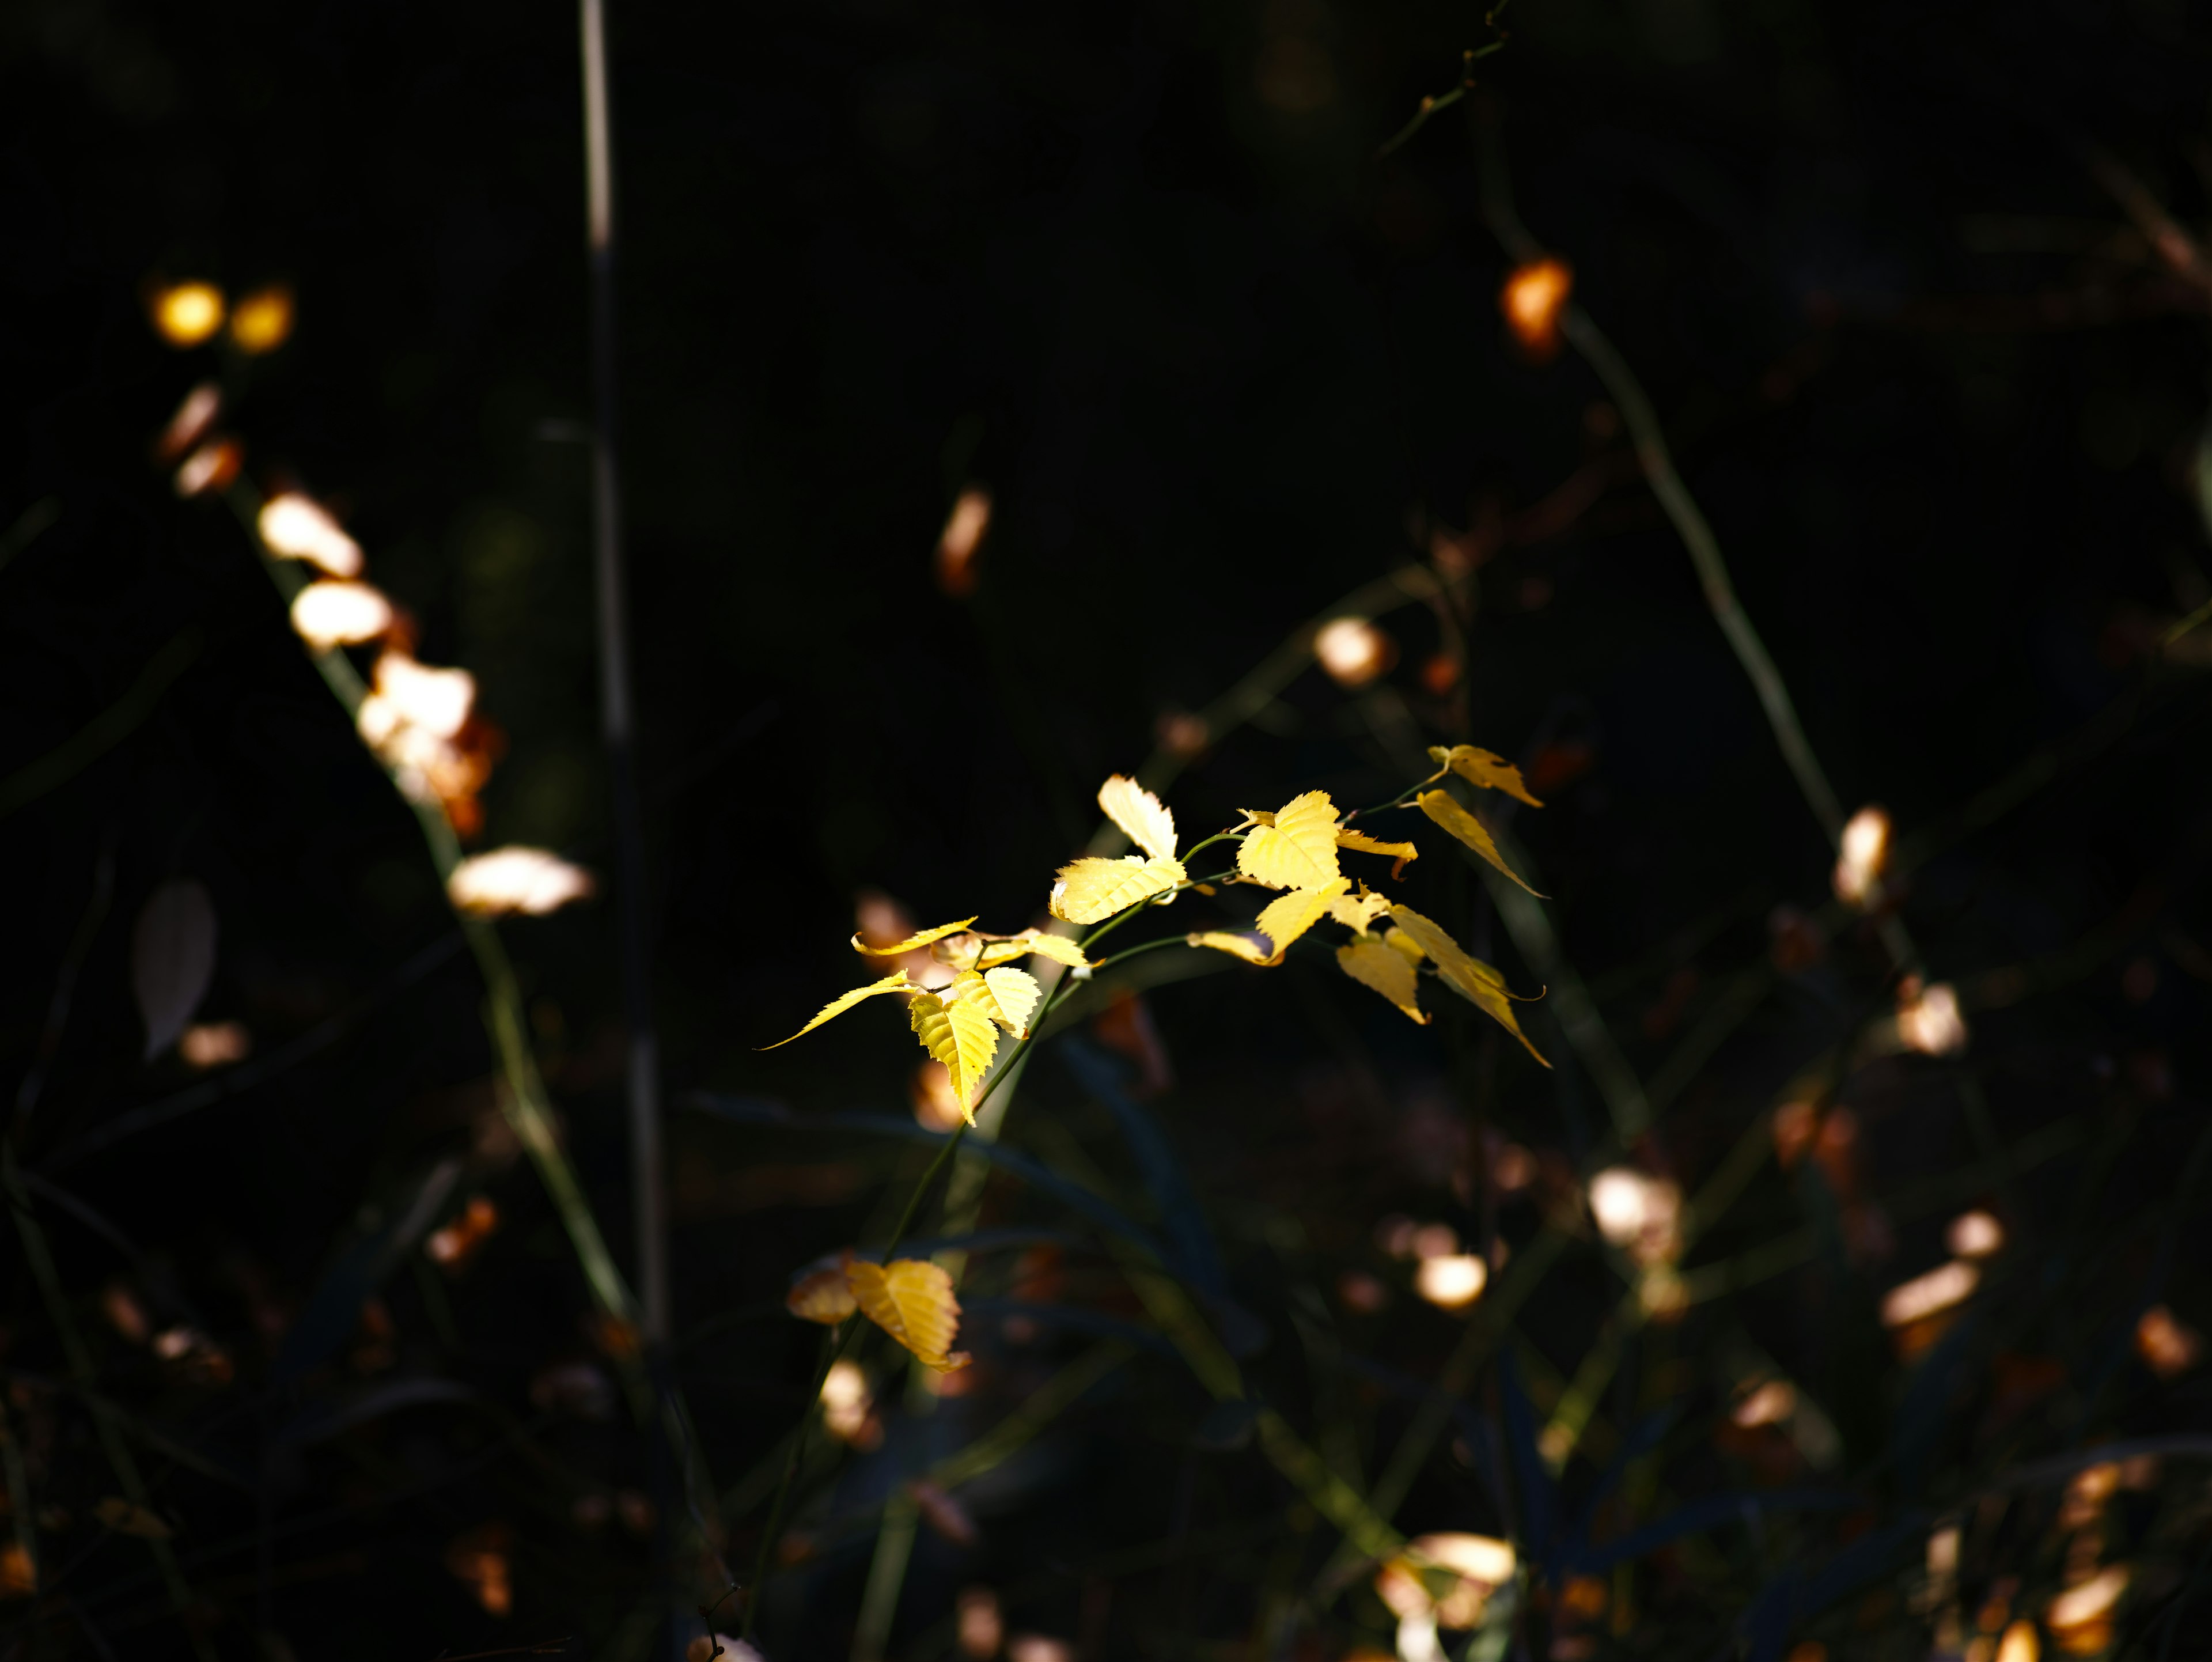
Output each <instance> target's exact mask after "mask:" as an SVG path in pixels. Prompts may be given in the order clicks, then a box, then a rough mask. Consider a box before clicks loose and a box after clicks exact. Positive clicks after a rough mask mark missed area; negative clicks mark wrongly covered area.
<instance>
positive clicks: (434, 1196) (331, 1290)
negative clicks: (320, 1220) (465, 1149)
mask: <svg viewBox="0 0 2212 1662" xmlns="http://www.w3.org/2000/svg"><path fill="white" fill-rule="evenodd" d="M460 1175H461V1162H460V1161H459V1160H441V1161H439V1163H438V1164H437V1165H436V1166H433V1167H431V1169H430V1171H429V1172H428V1174H427V1175H426V1176H425V1177H424V1178H423V1179H422V1183H421V1184H420V1185H419V1186H418V1187H417V1188H416V1190H415V1193H414V1195H413V1196H411V1197H410V1199H409V1201H408V1202H407V1207H406V1209H405V1210H404V1212H402V1213H401V1214H400V1215H398V1217H396V1218H394V1219H393V1220H392V1221H391V1222H390V1223H388V1224H386V1226H385V1227H383V1228H381V1229H380V1230H378V1231H377V1232H376V1233H374V1234H373V1235H369V1236H367V1237H365V1238H363V1239H360V1240H357V1241H356V1242H355V1243H354V1244H353V1245H351V1246H349V1247H348V1248H347V1249H346V1250H345V1251H344V1252H343V1254H341V1255H340V1256H339V1258H338V1261H337V1263H334V1264H332V1265H331V1269H330V1271H329V1273H328V1274H327V1275H325V1276H324V1277H323V1279H322V1281H321V1282H319V1283H318V1284H317V1286H316V1288H315V1290H314V1293H313V1294H312V1295H311V1296H310V1297H309V1299H308V1300H307V1308H306V1309H304V1310H302V1311H301V1312H300V1317H299V1319H298V1320H297V1321H295V1322H294V1323H293V1324H292V1325H291V1326H290V1327H289V1328H288V1329H287V1330H285V1333H284V1342H283V1344H282V1345H280V1346H278V1347H277V1350H276V1361H275V1362H273V1363H272V1364H271V1365H270V1370H269V1382H270V1385H274V1386H277V1387H280V1388H281V1387H283V1386H284V1385H291V1384H293V1383H295V1381H297V1380H299V1379H301V1378H303V1377H304V1376H306V1375H307V1373H312V1372H313V1370H314V1369H315V1368H317V1367H320V1366H321V1365H322V1364H323V1362H324V1361H325V1360H326V1359H327V1358H328V1357H329V1356H330V1355H331V1353H333V1352H334V1351H336V1350H337V1348H338V1347H339V1346H340V1345H342V1344H343V1343H344V1342H346V1340H347V1339H348V1338H349V1337H351V1336H352V1334H353V1330H354V1329H355V1327H356V1325H357V1324H359V1323H360V1321H361V1312H362V1306H364V1305H366V1304H367V1303H368V1300H369V1298H370V1297H371V1295H372V1294H374V1293H375V1291H376V1289H377V1288H380V1287H381V1286H382V1285H383V1284H384V1278H385V1277H386V1275H390V1274H391V1273H392V1269H393V1267H394V1266H396V1265H397V1264H398V1263H399V1261H400V1259H401V1258H402V1257H404V1256H405V1255H406V1254H407V1253H408V1252H409V1251H411V1250H412V1249H413V1247H414V1245H415V1243H416V1241H418V1240H419V1239H422V1234H423V1232H424V1231H426V1230H427V1229H428V1228H429V1227H430V1225H431V1224H432V1222H433V1221H435V1219H436V1218H437V1215H438V1212H439V1209H440V1208H441V1207H443V1206H444V1205H445V1203H446V1197H447V1196H448V1195H449V1194H451V1193H452V1192H453V1184H455V1183H456V1182H458V1181H459V1178H460Z"/></svg>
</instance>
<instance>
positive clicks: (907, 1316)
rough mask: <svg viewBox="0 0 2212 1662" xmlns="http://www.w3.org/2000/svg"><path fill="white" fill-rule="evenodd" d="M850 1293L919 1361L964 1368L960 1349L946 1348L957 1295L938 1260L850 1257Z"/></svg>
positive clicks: (955, 1326)
mask: <svg viewBox="0 0 2212 1662" xmlns="http://www.w3.org/2000/svg"><path fill="white" fill-rule="evenodd" d="M845 1279H846V1280H847V1281H848V1282H849V1283H850V1284H851V1286H852V1288H853V1296H854V1298H855V1299H856V1300H859V1301H860V1308H861V1309H862V1310H863V1311H864V1312H866V1314H867V1318H868V1319H869V1320H870V1321H872V1322H873V1323H874V1324H876V1325H877V1326H878V1327H880V1328H882V1329H883V1330H884V1332H886V1333H888V1334H890V1336H891V1337H893V1338H894V1339H896V1340H897V1341H898V1342H900V1343H901V1344H902V1345H904V1346H905V1347H906V1348H908V1350H911V1351H912V1352H913V1353H914V1354H915V1356H916V1357H918V1358H919V1359H920V1360H921V1362H922V1364H923V1366H925V1367H933V1368H936V1369H937V1370H938V1371H939V1372H940V1373H949V1372H950V1371H951V1370H952V1369H954V1368H957V1367H967V1365H968V1358H967V1356H966V1355H965V1354H963V1353H961V1352H956V1351H953V1350H952V1349H951V1344H952V1338H953V1336H954V1335H955V1334H956V1333H957V1332H958V1331H959V1330H960V1300H958V1299H957V1298H955V1297H954V1296H953V1294H952V1277H951V1275H948V1274H947V1273H946V1272H945V1268H944V1266H943V1265H941V1264H934V1263H928V1262H927V1261H926V1260H924V1259H921V1258H899V1259H896V1260H895V1261H893V1262H892V1263H868V1262H867V1261H866V1259H863V1258H855V1259H854V1260H853V1261H852V1262H851V1263H848V1264H847V1265H846V1266H845Z"/></svg>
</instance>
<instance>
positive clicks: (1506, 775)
mask: <svg viewBox="0 0 2212 1662" xmlns="http://www.w3.org/2000/svg"><path fill="white" fill-rule="evenodd" d="M1429 760H1431V762H1434V763H1435V764H1437V767H1438V768H1439V769H1441V770H1443V771H1441V772H1439V773H1438V774H1437V778H1439V779H1441V778H1443V776H1444V774H1446V773H1455V774H1457V775H1459V776H1460V777H1461V778H1462V779H1464V780H1466V781H1467V782H1468V783H1469V784H1471V785H1480V786H1481V787H1482V788H1483V789H1485V790H1502V791H1504V793H1505V794H1507V795H1508V796H1517V797H1519V798H1520V799H1521V800H1522V801H1524V802H1526V803H1527V804H1528V806H1529V807H1532V808H1541V807H1543V806H1544V805H1543V804H1542V803H1541V802H1539V801H1537V800H1536V799H1535V798H1534V796H1531V795H1530V794H1528V786H1527V784H1526V783H1524V782H1522V778H1521V770H1520V769H1518V768H1516V767H1515V766H1514V765H1513V764H1512V763H1510V762H1509V761H1507V760H1506V759H1505V758H1504V757H1502V756H1500V755H1498V753H1497V752H1494V751H1486V750H1480V749H1478V748H1477V747H1476V746H1473V745H1454V746H1452V747H1451V748H1450V749H1449V750H1446V749H1445V748H1444V747H1443V746H1442V745H1431V746H1429Z"/></svg>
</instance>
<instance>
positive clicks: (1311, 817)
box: [1237, 790, 1339, 889]
mask: <svg viewBox="0 0 2212 1662" xmlns="http://www.w3.org/2000/svg"><path fill="white" fill-rule="evenodd" d="M1253 817H1254V818H1255V819H1257V818H1258V817H1259V816H1257V815H1255V816H1253ZM1268 819H1269V820H1272V822H1273V823H1267V822H1265V821H1263V822H1262V823H1261V824H1260V825H1257V826H1255V828H1254V829H1253V830H1252V831H1249V832H1247V833H1246V835H1245V837H1244V840H1243V842H1242V843H1238V844H1237V870H1238V871H1240V872H1242V873H1243V874H1244V875H1245V876H1247V877H1249V878H1250V879H1251V880H1253V881H1254V882H1255V883H1264V884H1266V885H1267V886H1268V887H1269V888H1271V889H1319V888H1325V887H1327V886H1328V885H1329V884H1331V883H1334V882H1335V881H1336V880H1337V878H1338V876H1339V871H1338V868H1337V863H1336V830H1337V826H1336V805H1335V804H1334V802H1332V801H1330V800H1329V794H1328V792H1327V791H1325V790H1310V791H1308V792H1306V793H1305V794H1304V795H1303V796H1294V797H1292V798H1291V800H1290V801H1287V802H1285V804H1283V806H1282V807H1280V808H1279V809H1277V810H1276V811H1275V813H1273V814H1272V815H1270V816H1268Z"/></svg>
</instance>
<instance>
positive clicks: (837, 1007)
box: [761, 970, 914, 1050]
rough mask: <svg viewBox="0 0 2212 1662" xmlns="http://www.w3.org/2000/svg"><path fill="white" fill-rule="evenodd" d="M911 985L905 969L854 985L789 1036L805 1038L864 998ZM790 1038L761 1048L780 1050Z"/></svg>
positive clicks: (897, 991)
mask: <svg viewBox="0 0 2212 1662" xmlns="http://www.w3.org/2000/svg"><path fill="white" fill-rule="evenodd" d="M913 986H914V983H912V982H911V981H908V979H907V978H906V971H904V970H899V971H894V972H893V973H891V974H890V975H887V976H885V977H884V978H883V979H882V980H881V981H878V982H873V983H870V984H869V985H867V986H866V987H855V988H854V989H853V990H852V991H851V992H849V993H844V994H841V995H839V996H837V997H836V998H833V999H831V1000H830V1001H829V1002H828V1003H827V1004H824V1005H823V1007H822V1010H821V1013H820V1014H818V1015H817V1016H816V1017H815V1018H814V1020H811V1021H810V1022H808V1023H807V1024H806V1025H805V1026H804V1027H801V1028H800V1029H799V1031H798V1032H795V1033H793V1035H792V1036H791V1038H805V1036H806V1035H807V1034H808V1033H811V1032H813V1031H814V1030H815V1029H816V1028H817V1027H819V1026H821V1025H822V1024H823V1022H825V1021H827V1020H829V1018H830V1017H832V1016H841V1015H842V1014H845V1012H846V1011H848V1010H849V1009H851V1008H853V1007H854V1005H855V1004H858V1003H859V1002H860V1001H861V1000H862V999H864V998H873V997H874V996H875V995H877V994H878V993H902V992H908V991H910V990H911V989H913ZM791 1038H780V1039H778V1040H776V1042H775V1044H763V1045H762V1046H761V1049H762V1050H781V1049H782V1048H783V1047H784V1046H785V1045H787V1044H790V1043H791Z"/></svg>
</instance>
